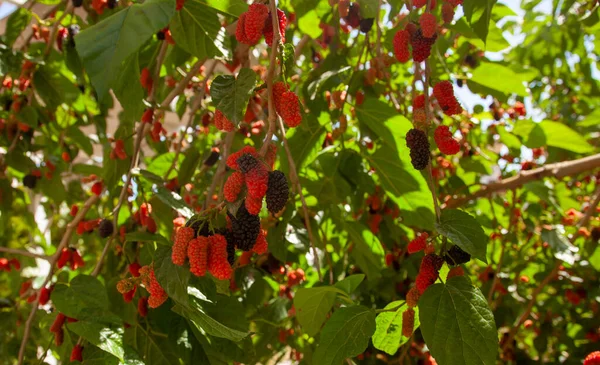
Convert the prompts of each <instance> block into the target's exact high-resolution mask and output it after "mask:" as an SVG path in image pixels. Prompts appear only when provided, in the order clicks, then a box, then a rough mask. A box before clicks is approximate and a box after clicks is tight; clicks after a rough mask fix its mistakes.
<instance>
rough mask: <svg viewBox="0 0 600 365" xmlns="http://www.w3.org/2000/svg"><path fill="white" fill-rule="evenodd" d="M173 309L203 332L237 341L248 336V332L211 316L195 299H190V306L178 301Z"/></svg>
mask: <svg viewBox="0 0 600 365" xmlns="http://www.w3.org/2000/svg"><path fill="white" fill-rule="evenodd" d="M190 299H191V298H190ZM173 311H174V312H175V313H178V314H180V315H182V316H184V317H185V318H187V319H189V320H190V321H191V322H192V323H193V324H194V325H195V326H196V327H197V328H198V329H199V330H200V331H201V332H205V333H207V334H209V335H212V336H215V337H220V338H226V339H228V340H231V341H235V342H238V341H241V340H242V339H244V338H245V337H246V336H248V333H247V332H242V331H238V330H235V329H232V328H229V327H227V326H225V325H224V324H222V323H221V322H219V321H217V320H215V319H214V318H212V317H210V316H209V315H208V314H207V313H206V312H205V311H204V309H203V308H202V306H200V304H199V303H198V302H197V300H195V299H191V300H190V304H189V306H184V305H182V304H180V303H177V304H176V305H175V307H173Z"/></svg>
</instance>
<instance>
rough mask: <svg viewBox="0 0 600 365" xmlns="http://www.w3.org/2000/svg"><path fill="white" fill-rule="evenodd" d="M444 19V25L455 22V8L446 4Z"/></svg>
mask: <svg viewBox="0 0 600 365" xmlns="http://www.w3.org/2000/svg"><path fill="white" fill-rule="evenodd" d="M442 19H443V20H444V23H451V22H452V20H454V7H453V6H452V4H449V3H444V5H442Z"/></svg>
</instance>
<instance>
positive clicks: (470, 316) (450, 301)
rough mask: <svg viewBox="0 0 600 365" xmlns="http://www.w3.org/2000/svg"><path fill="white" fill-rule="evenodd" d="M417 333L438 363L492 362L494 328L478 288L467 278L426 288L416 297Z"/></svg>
mask: <svg viewBox="0 0 600 365" xmlns="http://www.w3.org/2000/svg"><path fill="white" fill-rule="evenodd" d="M419 310H420V312H419V319H420V321H421V333H422V334H423V338H424V339H425V343H427V347H429V350H430V351H431V355H432V356H433V357H434V358H435V359H436V361H437V362H438V363H440V364H465V365H478V364H488V365H493V364H496V358H497V356H498V332H497V331H496V323H495V321H494V315H493V314H492V311H491V310H490V308H489V307H488V304H487V300H486V299H485V297H484V296H483V294H482V293H481V291H480V290H479V289H478V288H476V287H474V286H473V285H472V284H471V283H470V282H469V280H468V279H467V278H465V277H462V276H459V277H454V278H451V279H450V280H448V281H447V282H446V284H435V285H432V286H430V287H429V288H427V290H426V291H425V293H424V294H423V296H421V298H420V299H419Z"/></svg>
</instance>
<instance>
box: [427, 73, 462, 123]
mask: <svg viewBox="0 0 600 365" xmlns="http://www.w3.org/2000/svg"><path fill="white" fill-rule="evenodd" d="M433 96H435V98H436V99H437V101H438V104H440V108H442V110H443V111H444V114H446V115H456V114H460V113H461V112H462V107H461V106H460V104H459V103H458V100H456V97H455V96H454V88H453V87H452V83H451V82H450V81H440V82H438V83H437V84H435V85H434V86H433Z"/></svg>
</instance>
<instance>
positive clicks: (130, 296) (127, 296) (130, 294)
mask: <svg viewBox="0 0 600 365" xmlns="http://www.w3.org/2000/svg"><path fill="white" fill-rule="evenodd" d="M136 291H137V286H134V287H133V289H131V290H130V291H128V292H127V293H124V294H123V300H124V301H125V303H130V302H131V301H132V300H133V296H134V295H135V292H136Z"/></svg>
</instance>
